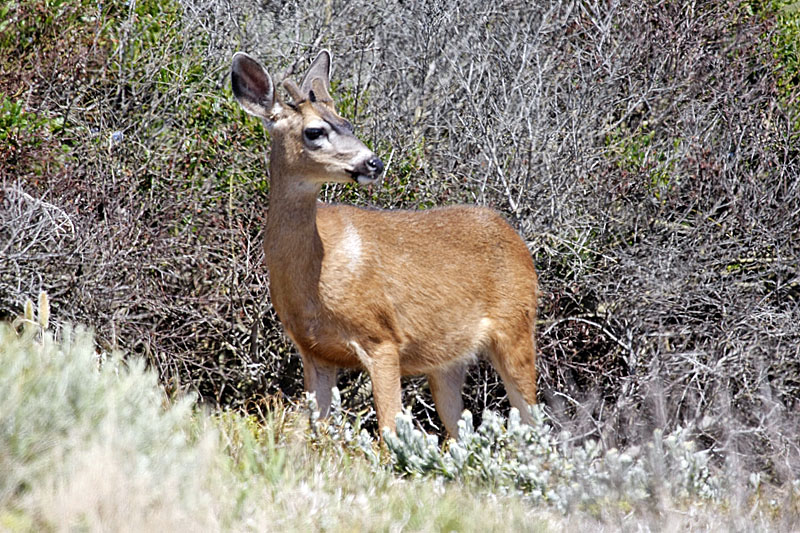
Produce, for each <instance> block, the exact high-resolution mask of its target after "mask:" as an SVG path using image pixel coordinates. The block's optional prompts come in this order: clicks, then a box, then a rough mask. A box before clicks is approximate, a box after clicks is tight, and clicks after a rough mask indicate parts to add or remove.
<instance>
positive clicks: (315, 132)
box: [303, 128, 325, 141]
mask: <svg viewBox="0 0 800 533" xmlns="http://www.w3.org/2000/svg"><path fill="white" fill-rule="evenodd" d="M324 134H325V130H323V129H322V128H306V129H305V131H303V135H305V136H306V139H308V140H309V141H316V140H317V139H319V138H320V137H322V136H323V135H324Z"/></svg>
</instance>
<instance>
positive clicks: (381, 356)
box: [350, 341, 403, 435]
mask: <svg viewBox="0 0 800 533" xmlns="http://www.w3.org/2000/svg"><path fill="white" fill-rule="evenodd" d="M350 347H351V348H352V349H353V351H354V352H355V354H356V356H357V357H358V359H359V360H360V361H361V364H362V365H364V368H366V369H367V372H369V377H370V379H371V380H372V397H373V399H374V400H375V412H376V413H377V414H378V433H379V434H380V435H383V428H385V427H388V428H389V429H390V430H392V431H393V432H394V431H395V429H396V428H395V421H394V419H395V417H396V416H397V413H399V412H400V411H401V410H402V408H403V404H402V398H401V387H400V354H399V353H398V352H397V347H396V346H395V345H394V344H391V343H384V344H380V345H377V346H374V347H371V348H370V349H369V352H367V350H365V349H364V348H363V347H362V346H361V345H360V344H358V343H357V342H355V341H352V342H351V343H350Z"/></svg>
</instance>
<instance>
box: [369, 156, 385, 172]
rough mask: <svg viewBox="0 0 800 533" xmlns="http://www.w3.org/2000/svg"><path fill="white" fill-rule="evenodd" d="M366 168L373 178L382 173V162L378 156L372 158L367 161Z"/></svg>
mask: <svg viewBox="0 0 800 533" xmlns="http://www.w3.org/2000/svg"><path fill="white" fill-rule="evenodd" d="M367 168H368V169H369V171H370V173H371V174H373V175H374V176H377V175H378V174H380V173H381V172H383V161H381V160H380V159H379V158H378V156H373V157H372V158H371V159H369V160H368V161H367Z"/></svg>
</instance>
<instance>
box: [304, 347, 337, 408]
mask: <svg viewBox="0 0 800 533" xmlns="http://www.w3.org/2000/svg"><path fill="white" fill-rule="evenodd" d="M301 358H302V359H303V388H304V389H305V391H306V392H313V393H314V394H315V395H316V397H317V407H318V408H319V416H320V417H322V418H325V417H326V416H328V415H329V414H330V411H331V388H333V386H334V385H336V367H332V366H327V365H321V364H319V363H317V362H316V361H315V360H314V358H313V357H311V356H307V355H304V354H301Z"/></svg>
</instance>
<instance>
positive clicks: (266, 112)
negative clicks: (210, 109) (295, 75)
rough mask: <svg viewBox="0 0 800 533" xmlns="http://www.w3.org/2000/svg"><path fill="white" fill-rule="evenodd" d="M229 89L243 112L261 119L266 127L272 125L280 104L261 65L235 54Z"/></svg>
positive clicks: (247, 57)
mask: <svg viewBox="0 0 800 533" xmlns="http://www.w3.org/2000/svg"><path fill="white" fill-rule="evenodd" d="M231 88H232V89H233V96H234V97H235V98H236V101H237V102H239V105H241V106H242V108H243V109H244V110H245V111H247V112H248V113H250V114H251V115H253V116H256V117H258V118H260V119H263V120H264V121H265V122H266V123H267V125H271V124H272V122H273V121H274V118H273V117H274V115H275V112H276V111H278V110H279V109H280V102H279V101H278V94H277V92H276V91H275V84H274V83H272V78H270V76H269V73H268V72H267V71H266V70H265V69H264V67H262V66H261V63H259V62H258V61H256V60H255V59H253V58H252V57H250V56H249V55H247V54H245V53H244V52H237V53H236V54H235V55H234V56H233V66H232V68H231Z"/></svg>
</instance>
